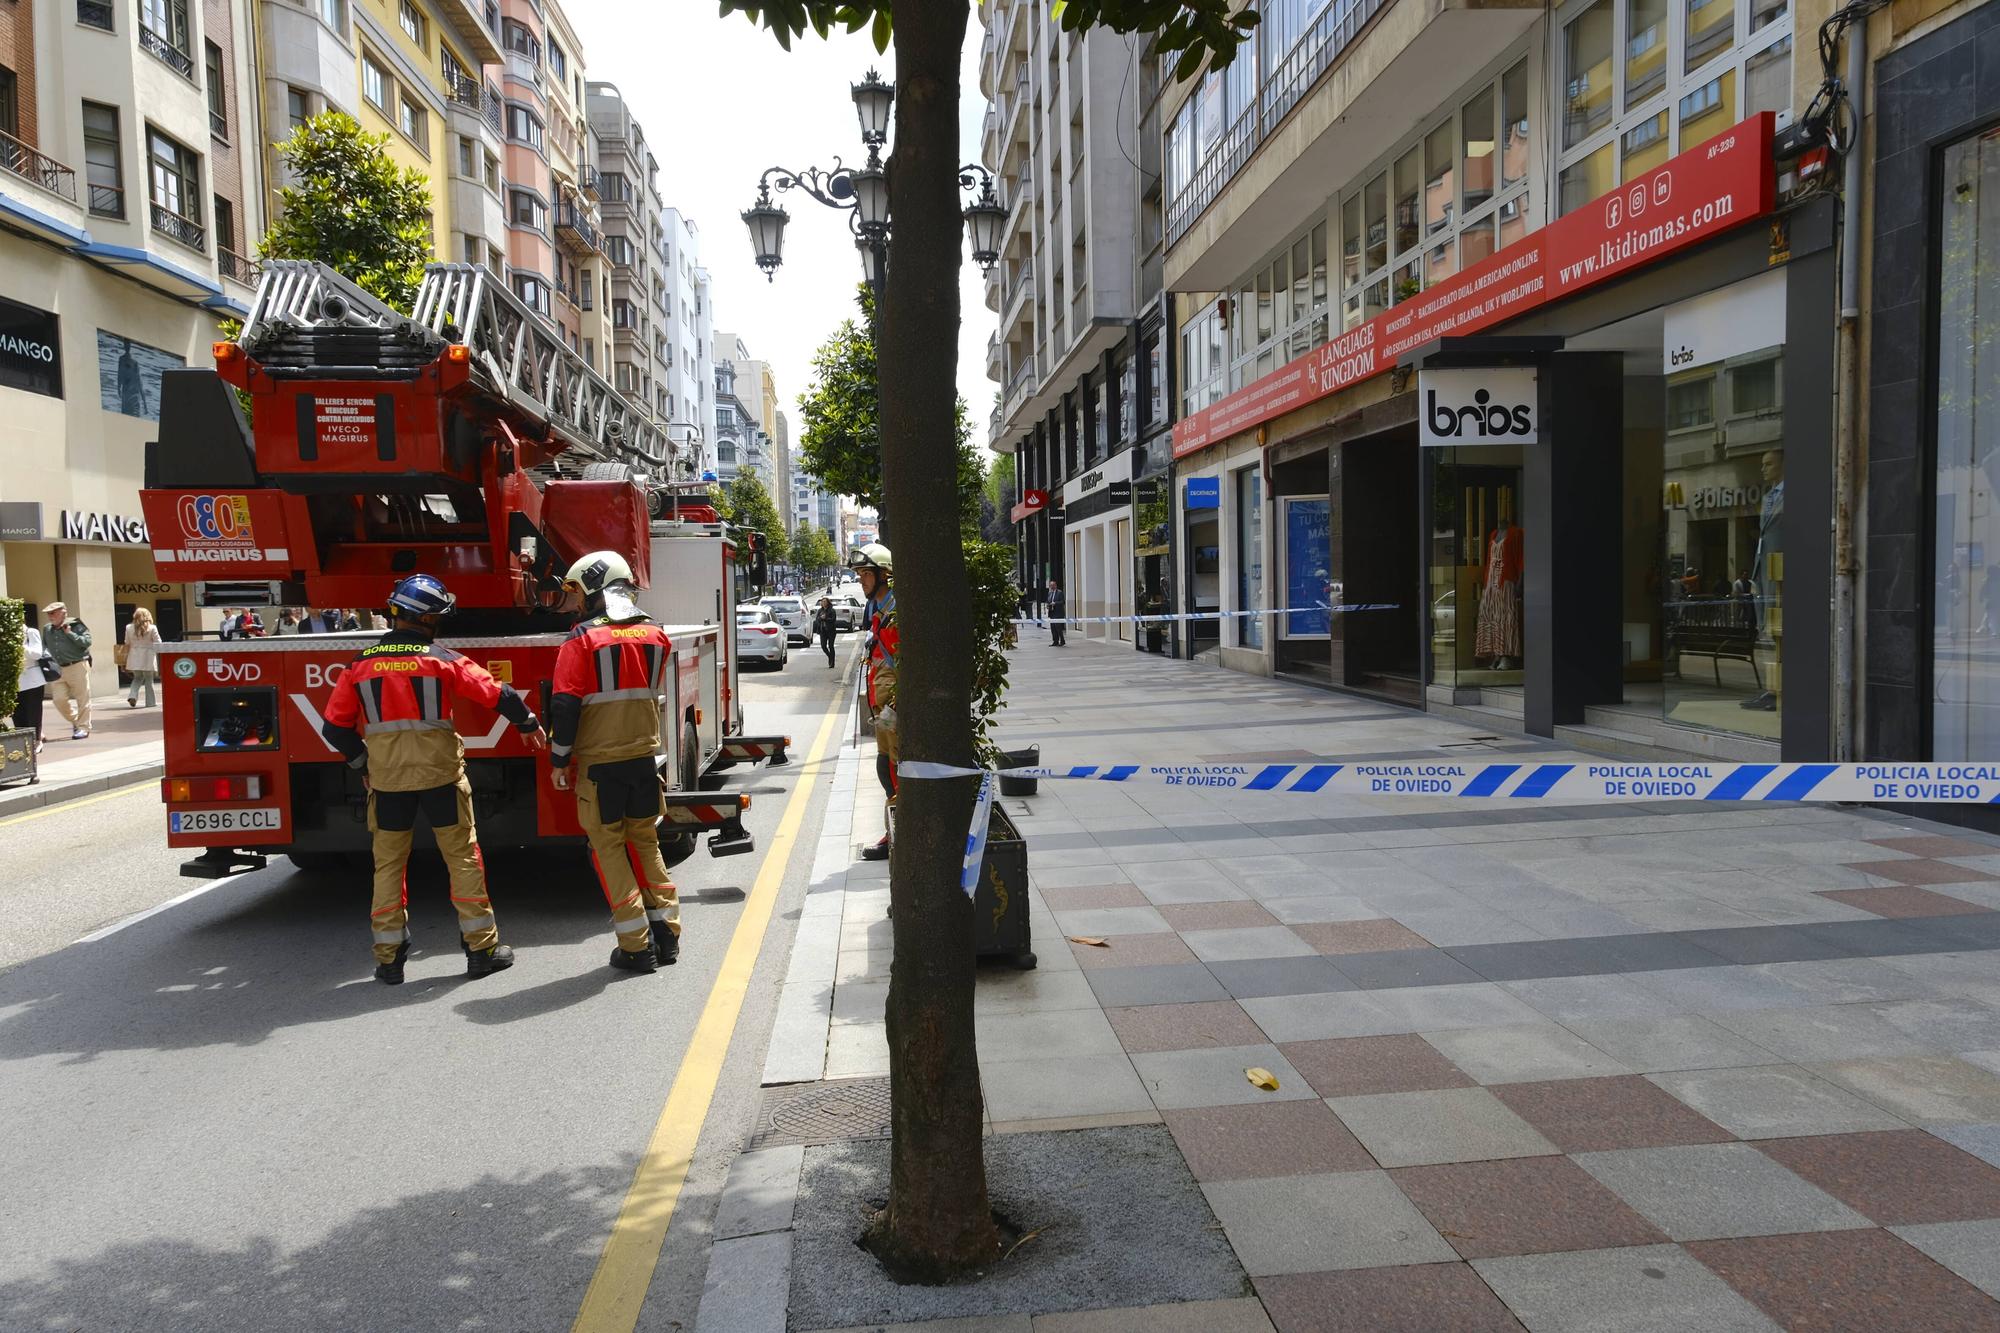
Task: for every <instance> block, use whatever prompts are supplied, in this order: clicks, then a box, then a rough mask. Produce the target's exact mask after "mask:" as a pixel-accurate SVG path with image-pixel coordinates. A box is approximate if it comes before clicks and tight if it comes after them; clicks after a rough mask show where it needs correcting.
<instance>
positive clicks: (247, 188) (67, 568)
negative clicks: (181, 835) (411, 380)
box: [0, 0, 263, 689]
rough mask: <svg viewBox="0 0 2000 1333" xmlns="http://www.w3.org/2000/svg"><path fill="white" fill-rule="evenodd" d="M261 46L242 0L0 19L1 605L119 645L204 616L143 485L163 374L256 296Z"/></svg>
mask: <svg viewBox="0 0 2000 1333" xmlns="http://www.w3.org/2000/svg"><path fill="white" fill-rule="evenodd" d="M251 30H252V28H251V19H250V10H249V4H248V0H208V2H207V3H190V2H189V0H143V2H142V3H138V4H134V5H117V4H110V3H99V2H98V0H62V3H57V2H56V0H38V2H35V3H29V2H28V0H17V3H13V4H9V5H6V6H5V7H4V8H0V273H5V274H7V275H8V276H7V282H6V284H5V290H4V293H0V413H4V415H5V419H6V421H7V424H8V428H7V430H6V431H5V432H4V433H0V588H4V590H5V594H6V595H7V596H10V597H18V598H22V599H24V600H26V601H27V602H28V603H29V604H30V605H31V606H32V607H35V608H37V609H39V607H41V606H42V605H44V604H45V603H47V602H49V601H52V600H55V599H58V598H60V599H62V600H63V601H65V602H67V603H68V604H69V605H70V607H71V608H72V610H73V611H75V612H76V613H77V614H78V615H80V616H81V617H82V618H83V619H84V620H85V621H86V623H89V624H90V625H92V627H93V628H95V629H97V630H98V632H99V633H100V634H101V635H103V636H105V637H106V639H107V640H108V639H109V637H110V636H111V635H113V634H115V633H116V632H117V631H118V629H119V628H120V627H122V625H123V623H124V622H125V620H126V619H127V618H129V616H130V613H131V611H132V609H133V608H134V607H138V606H146V607H149V608H151V609H152V610H153V611H154V612H155V614H156V616H157V617H158V619H159V621H160V624H161V626H162V628H163V630H165V631H166V632H168V633H174V632H178V631H179V630H181V629H182V628H185V627H187V626H188V625H190V624H191V622H192V617H193V615H194V608H193V606H192V602H191V600H190V599H189V598H188V597H187V595H186V590H185V589H184V588H182V587H181V586H180V585H173V584H161V583H159V582H157V581H156V580H155V577H154V572H153V565H152V559H151V550H150V545H149V542H148V537H147V532H146V527H145V523H144V520H143V518H142V517H141V515H140V512H139V488H140V486H141V484H142V482H143V479H144V450H145V443H146V441H147V440H148V439H151V438H153V437H154V435H155V434H156V433H157V431H156V426H155V423H156V422H157V421H158V419H159V399H160V376H161V372H162V371H164V370H166V369H170V368H175V367H180V366H186V365H201V364H205V363H206V362H207V360H208V355H209V351H208V349H209V344H210V343H211V342H212V341H213V340H214V338H215V336H216V331H217V321H218V320H219V319H220V318H221V317H223V316H228V315H241V314H244V313H247V307H248V301H249V299H250V296H251V294H252V288H251V286H250V283H251V280H252V276H253V274H252V270H251V267H250V265H249V264H248V263H246V262H245V260H244V258H243V256H244V255H245V254H246V253H247V252H248V250H249V248H250V238H252V237H254V236H255V235H257V234H258V232H259V231H260V230H261V227H262V217H263V207H262V204H263V164H262V161H261V158H260V156H259V154H258V153H256V152H255V151H252V150H251V149H250V145H254V144H257V143H259V142H261V141H262V127H261V125H260V123H259V118H258V109H257V104H256V98H255V95H254V89H255V82H254V74H253V71H254V62H253V59H252V55H253V51H252V45H253V44H252V42H251V40H250V33H251ZM100 658H101V660H100V661H99V663H98V664H97V681H96V684H97V686H98V688H100V689H108V688H110V687H111V685H112V684H113V683H114V682H115V679H116V668H115V665H114V664H113V663H112V661H111V654H110V652H109V651H108V649H107V650H106V651H105V652H103V653H102V654H100Z"/></svg>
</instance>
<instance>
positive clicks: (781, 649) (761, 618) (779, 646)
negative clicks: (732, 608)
mask: <svg viewBox="0 0 2000 1333" xmlns="http://www.w3.org/2000/svg"><path fill="white" fill-rule="evenodd" d="M791 656H792V649H791V639H790V637H789V636H788V635H786V633H785V627H784V626H783V625H781V624H779V623H778V620H777V617H775V616H773V615H772V614H771V610H770V608H769V607H767V606H764V605H763V604H762V603H758V602H752V603H749V604H747V605H744V606H739V607H737V608H736V660H737V661H739V662H741V663H742V664H743V665H745V666H748V665H749V664H750V663H752V662H769V663H770V664H771V665H772V666H775V667H777V668H778V669H779V670H781V671H782V670H783V669H784V666H785V663H786V662H788V661H790V660H791Z"/></svg>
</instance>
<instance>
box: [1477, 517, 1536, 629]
mask: <svg viewBox="0 0 2000 1333" xmlns="http://www.w3.org/2000/svg"><path fill="white" fill-rule="evenodd" d="M1525 537H1526V534H1524V533H1523V532H1522V531H1521V530H1520V529H1519V528H1517V527H1514V526H1512V525H1511V524H1508V525H1504V526H1501V527H1498V528H1495V529H1494V530H1493V535H1492V536H1491V538H1489V539H1488V542H1487V548H1486V588H1485V592H1484V594H1483V595H1482V596H1481V597H1480V599H1479V628H1478V633H1477V635H1476V636H1475V638H1474V641H1473V656H1475V657H1501V658H1518V657H1519V656H1520V655H1521V565H1522V555H1523V548H1524V545H1525Z"/></svg>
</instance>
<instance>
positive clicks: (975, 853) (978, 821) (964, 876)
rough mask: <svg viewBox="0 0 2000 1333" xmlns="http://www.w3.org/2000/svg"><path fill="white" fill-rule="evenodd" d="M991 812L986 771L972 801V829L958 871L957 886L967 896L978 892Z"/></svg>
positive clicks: (990, 777)
mask: <svg viewBox="0 0 2000 1333" xmlns="http://www.w3.org/2000/svg"><path fill="white" fill-rule="evenodd" d="M967 771H968V772H984V770H978V769H970V770H967ZM992 813H993V774H992V773H990V772H988V773H985V776H984V777H982V778H981V779H980V783H979V798H978V799H977V800H975V801H974V802H973V803H972V829H971V831H970V832H968V833H967V834H966V835H965V866H964V868H963V869H961V870H960V871H959V873H958V887H959V888H961V889H964V890H965V896H966V897H968V898H970V897H972V896H974V895H975V894H977V893H978V892H979V867H980V866H981V864H982V863H984V862H985V860H986V826H987V821H988V820H989V819H990V818H991V816H992Z"/></svg>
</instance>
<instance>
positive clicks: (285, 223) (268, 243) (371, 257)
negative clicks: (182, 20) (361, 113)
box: [257, 111, 431, 310]
mask: <svg viewBox="0 0 2000 1333" xmlns="http://www.w3.org/2000/svg"><path fill="white" fill-rule="evenodd" d="M388 142H389V136H388V135H386V134H369V133H368V132H366V131H365V130H363V129H362V128H361V127H360V126H359V125H357V124H355V123H354V122H353V121H352V120H350V119H349V118H348V117H347V116H345V115H344V114H342V113H341V112H338V111H326V112H322V113H321V114H319V115H317V116H314V117H313V118H312V119H310V120H308V121H307V122H306V123H305V124H303V125H301V126H299V127H298V128H297V129H295V130H293V131H292V134H291V137H290V138H288V139H286V140H284V141H283V142H281V143H279V144H278V145H277V152H278V156H279V158H280V159H281V160H282V161H283V162H284V164H285V167H286V168H287V171H288V174H289V175H290V177H291V182H292V183H291V184H289V185H286V186H285V187H283V188H282V189H280V190H279V191H278V217H277V220H276V221H275V222H273V223H272V224H271V229H270V230H269V231H267V232H265V233H264V238H263V240H262V241H260V242H259V243H258V247H257V253H258V254H259V255H260V256H261V257H263V258H265V259H311V260H317V261H318V262H320V263H322V264H327V265H330V266H331V267H333V268H335V269H337V270H338V271H339V272H340V273H341V274H342V276H344V277H346V278H347V279H348V280H349V281H351V282H354V283H356V284H357V285H359V286H360V287H362V288H363V289H364V290H366V291H368V292H370V293H372V294H373V295H375V296H378V297H380V298H381V299H382V300H384V301H386V302H388V303H389V304H390V305H392V306H394V307H395V308H396V309H398V310H409V309H410V308H411V307H412V306H414V305H415V304H416V300H417V287H418V285H419V284H420V283H422V282H423V279H424V265H425V264H427V263H429V262H430V260H431V189H430V182H429V181H428V180H426V179H425V177H424V174H423V173H422V172H420V171H418V170H417V169H416V168H414V167H399V166H397V165H396V161H395V159H394V158H392V157H390V156H389V151H388V147H387V145H388Z"/></svg>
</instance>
